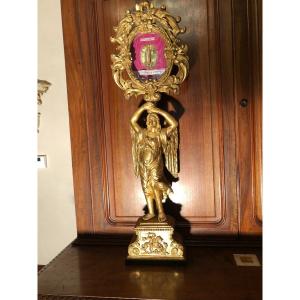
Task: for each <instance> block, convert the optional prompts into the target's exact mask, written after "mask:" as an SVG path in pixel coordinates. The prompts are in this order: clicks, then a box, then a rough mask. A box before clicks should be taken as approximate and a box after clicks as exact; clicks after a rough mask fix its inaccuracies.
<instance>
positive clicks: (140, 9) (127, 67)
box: [111, 1, 189, 102]
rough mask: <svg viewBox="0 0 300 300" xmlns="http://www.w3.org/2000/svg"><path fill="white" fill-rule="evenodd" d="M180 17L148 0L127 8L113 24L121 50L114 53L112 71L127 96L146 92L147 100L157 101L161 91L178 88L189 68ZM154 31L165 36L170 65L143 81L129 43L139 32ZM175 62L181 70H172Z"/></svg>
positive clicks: (114, 39)
mask: <svg viewBox="0 0 300 300" xmlns="http://www.w3.org/2000/svg"><path fill="white" fill-rule="evenodd" d="M180 20H181V19H180V17H176V18H175V17H173V16H171V15H170V14H169V13H167V12H166V7H165V6H164V5H162V6H161V7H160V8H155V7H154V6H153V4H152V3H149V2H147V1H145V2H142V3H140V4H136V7H135V11H133V12H131V11H130V10H127V11H126V16H125V17H124V18H123V19H122V20H121V21H120V23H119V25H118V26H117V27H114V31H115V32H116V34H115V37H111V42H113V43H117V44H118V46H117V51H118V53H117V54H113V55H112V56H111V59H112V73H113V78H114V80H115V82H116V84H117V85H118V86H119V87H120V88H121V89H122V90H124V92H125V98H126V99H129V98H130V97H131V96H139V95H144V99H145V100H146V101H152V102H156V101H158V100H159V99H160V93H162V92H163V93H166V94H170V93H174V94H177V93H178V92H179V85H180V84H181V83H182V82H183V81H184V80H185V78H186V77H187V74H188V71H189V63H188V56H187V49H188V48H187V45H186V44H184V43H182V42H181V40H180V39H178V37H177V36H178V34H180V33H184V32H185V28H180V27H179V25H178V23H179V22H180ZM153 32H155V33H158V34H160V36H161V37H162V38H163V39H164V42H165V45H166V46H165V49H164V55H165V58H166V61H167V67H166V70H165V72H164V73H163V74H162V76H161V77H159V78H158V79H149V80H145V81H142V80H140V79H138V78H137V77H136V75H135V74H134V72H133V70H132V57H131V51H130V47H131V45H132V42H133V39H134V38H135V37H136V36H137V34H139V33H153ZM174 66H177V69H178V70H177V72H176V74H174V75H173V74H171V72H172V70H173V67H174ZM125 71H126V72H125ZM126 75H127V76H126Z"/></svg>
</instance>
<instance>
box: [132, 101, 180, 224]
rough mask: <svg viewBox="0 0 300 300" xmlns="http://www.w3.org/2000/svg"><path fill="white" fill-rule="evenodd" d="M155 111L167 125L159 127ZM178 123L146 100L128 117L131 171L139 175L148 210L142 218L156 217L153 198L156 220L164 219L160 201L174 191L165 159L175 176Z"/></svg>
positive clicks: (176, 173) (176, 172)
mask: <svg viewBox="0 0 300 300" xmlns="http://www.w3.org/2000/svg"><path fill="white" fill-rule="evenodd" d="M145 110H147V112H148V115H147V120H146V128H142V127H140V126H139V124H138V123H137V122H138V120H139V118H140V116H141V114H142V113H143V112H144V111H145ZM158 115H161V116H162V117H163V118H164V119H165V120H166V122H167V124H168V126H167V127H166V128H162V127H161V125H160V121H159V117H158ZM177 127H178V123H177V121H176V120H175V119H174V118H173V117H172V116H171V115H170V114H169V113H167V112H166V111H163V110H161V109H159V108H157V107H156V106H155V105H154V104H153V103H149V102H147V103H145V104H144V105H142V106H141V107H140V108H139V109H138V110H137V111H136V112H135V113H134V114H133V116H132V118H131V137H132V156H133V163H134V172H135V175H136V176H137V177H140V178H141V183H142V188H143V192H144V194H145V198H146V202H147V206H148V211H149V212H148V213H147V214H146V215H145V216H144V217H143V219H144V220H150V219H152V218H154V217H155V210H154V202H155V203H156V208H157V210H158V221H159V222H164V221H165V220H166V215H165V213H164V209H163V205H162V203H163V201H165V200H166V199H167V197H168V195H169V194H170V193H171V192H173V191H172V188H171V185H170V183H168V181H167V180H166V178H165V174H164V162H165V166H166V168H167V169H168V171H169V172H170V173H171V174H172V175H173V176H174V177H175V178H177V177H178V162H177V150H178V132H177ZM163 156H164V158H163Z"/></svg>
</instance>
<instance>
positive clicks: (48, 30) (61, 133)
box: [38, 0, 76, 265]
mask: <svg viewBox="0 0 300 300" xmlns="http://www.w3.org/2000/svg"><path fill="white" fill-rule="evenodd" d="M38 78H39V79H43V80H47V81H49V82H51V83H52V85H51V86H50V88H49V90H48V92H47V93H45V94H44V95H43V96H42V100H43V104H42V105H41V106H39V111H40V112H41V121H40V132H39V134H38V154H46V155H47V159H48V168H47V169H39V170H38V264H41V265H45V264H47V263H48V262H49V261H50V260H51V259H53V258H54V257H55V256H56V255H57V254H58V253H59V252H60V251H61V250H62V249H63V248H64V247H65V246H66V245H68V244H69V243H70V242H71V241H72V240H73V239H74V238H75V237H76V223H75V222H76V220H75V204H74V194H73V179H72V163H71V149H70V135H69V118H68V106H67V90H66V75H65V62H64V50H63V36H62V24H61V11H60V0H39V1H38Z"/></svg>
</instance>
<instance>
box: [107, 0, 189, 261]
mask: <svg viewBox="0 0 300 300" xmlns="http://www.w3.org/2000/svg"><path fill="white" fill-rule="evenodd" d="M179 22H180V17H178V16H177V17H175V16H172V15H171V14H170V13H169V12H167V10H166V6H165V5H161V6H160V7H155V6H154V4H153V3H152V2H151V3H150V2H149V1H144V0H141V1H138V3H136V6H135V9H132V10H127V11H126V13H125V16H124V18H123V19H122V20H121V21H120V22H119V24H118V26H116V27H114V28H113V29H114V31H115V34H114V36H113V37H111V42H112V43H115V44H116V53H114V54H112V55H111V59H112V66H111V67H112V75H113V79H114V81H115V82H116V84H117V86H118V87H119V88H120V89H122V90H123V91H124V94H125V98H126V99H128V100H129V99H130V98H133V97H135V98H139V99H141V98H142V97H139V96H143V99H144V101H145V102H146V103H145V104H143V105H142V106H141V107H139V108H138V109H137V111H136V112H135V113H134V114H133V116H132V117H131V120H130V133H131V138H132V156H133V165H134V173H135V175H136V176H137V177H138V178H140V180H141V185H142V189H143V192H144V195H145V199H146V203H147V207H148V212H147V213H146V214H145V215H144V216H143V217H139V218H138V220H137V223H136V225H135V227H134V231H135V234H136V235H135V236H134V237H133V240H132V241H131V243H130V245H129V246H128V257H127V259H128V260H139V259H142V260H143V259H162V260H164V259H166V260H176V261H180V260H184V259H185V251H184V247H183V245H182V243H181V241H180V239H179V238H178V234H177V235H176V237H175V236H174V237H173V233H174V224H175V219H174V218H173V217H172V216H169V215H166V214H165V212H164V207H163V202H164V201H165V200H166V199H167V198H168V197H169V194H170V193H171V192H173V191H172V188H171V184H170V182H169V181H168V180H167V177H169V176H167V175H172V176H173V178H177V177H178V161H177V155H178V122H177V121H176V120H175V118H174V117H173V116H172V115H171V114H170V113H168V112H167V111H164V110H162V109H160V108H159V107H158V106H157V102H158V101H160V99H161V95H162V93H164V94H175V95H176V94H178V92H179V86H180V84H181V83H182V82H183V81H184V80H185V79H186V77H187V75H188V72H189V63H188V61H189V58H188V55H187V50H188V47H187V45H186V44H185V43H184V42H183V41H181V40H180V39H179V38H178V36H179V34H182V33H184V32H185V28H180V27H179ZM144 115H146V124H145V126H144V125H141V122H140V119H141V118H142V116H143V117H144Z"/></svg>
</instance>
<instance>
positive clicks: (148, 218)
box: [143, 214, 155, 221]
mask: <svg viewBox="0 0 300 300" xmlns="http://www.w3.org/2000/svg"><path fill="white" fill-rule="evenodd" d="M154 217H155V214H146V215H144V216H143V220H145V221H147V220H150V219H152V218H154Z"/></svg>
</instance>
